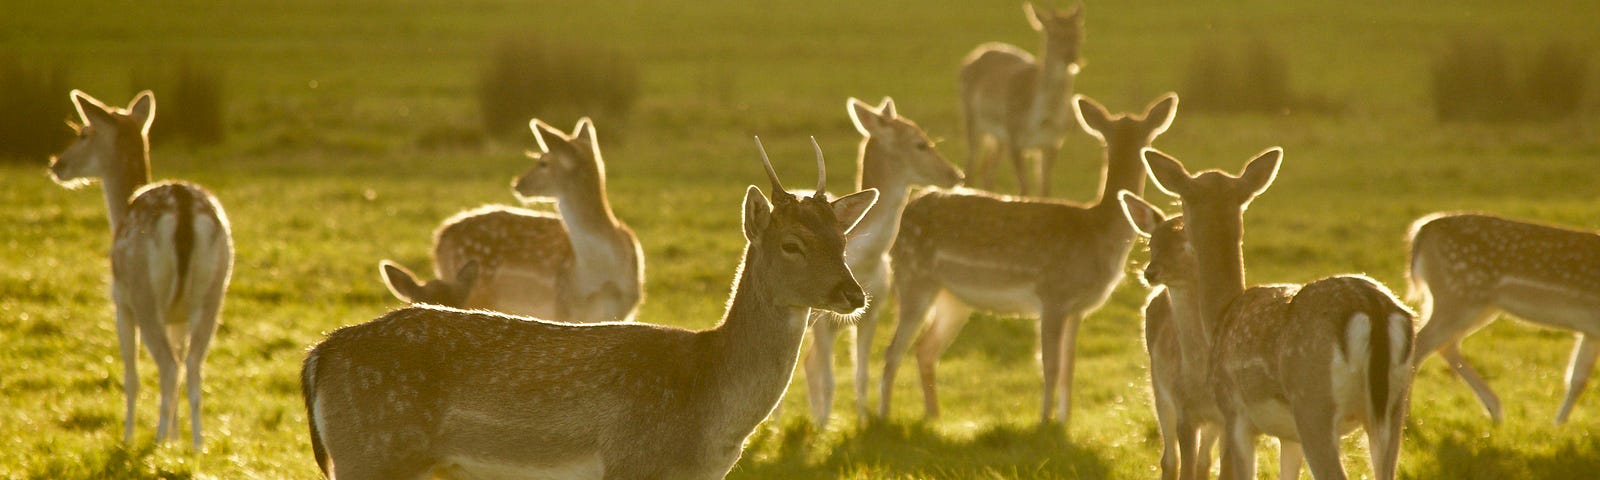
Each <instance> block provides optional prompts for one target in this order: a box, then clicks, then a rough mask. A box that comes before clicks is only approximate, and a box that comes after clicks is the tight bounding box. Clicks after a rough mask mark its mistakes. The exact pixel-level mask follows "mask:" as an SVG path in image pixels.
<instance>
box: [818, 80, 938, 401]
mask: <svg viewBox="0 0 1600 480" xmlns="http://www.w3.org/2000/svg"><path fill="white" fill-rule="evenodd" d="M845 110H846V112H848V113H849V115H850V121H851V123H853V124H854V125H855V127H856V131H857V132H859V133H861V137H862V138H861V144H860V148H859V149H858V150H859V154H858V155H857V157H856V158H857V162H856V165H857V167H856V189H857V190H866V189H877V190H878V203H876V204H874V205H873V206H872V208H871V209H869V210H867V214H866V216H864V217H862V218H861V221H860V222H859V223H857V224H856V228H855V230H853V231H852V233H851V235H850V236H849V237H848V238H846V240H845V263H846V264H848V265H849V266H850V271H851V272H852V273H854V274H855V277H856V281H858V282H860V283H861V287H862V289H864V290H865V291H866V293H867V298H869V299H875V300H877V301H873V302H867V306H866V309H865V310H863V311H862V313H861V315H859V316H857V317H855V318H853V319H851V320H850V321H841V319H840V318H838V317H837V316H834V315H830V314H828V313H826V312H824V311H818V310H813V311H812V315H813V316H814V317H817V318H813V319H812V322H811V349H810V350H809V351H808V353H806V357H805V376H806V385H807V389H806V398H807V400H808V401H809V403H810V406H811V415H812V418H813V419H815V421H816V422H818V423H819V424H822V425H826V424H827V422H828V417H829V415H830V413H831V411H832V408H833V392H834V380H833V343H834V341H835V339H836V336H837V333H838V331H839V328H840V326H842V325H848V324H854V327H855V349H854V350H853V351H852V353H853V355H854V363H855V390H856V392H855V393H856V411H857V413H858V415H857V418H858V419H865V418H868V417H869V415H870V413H869V412H870V411H869V410H868V407H867V401H868V400H867V390H868V389H869V387H870V385H871V383H870V382H871V379H870V378H869V372H868V364H867V360H868V358H870V356H871V355H870V354H871V352H872V339H873V334H874V332H875V331H876V330H877V318H878V308H879V306H881V305H883V302H882V300H883V299H886V298H889V293H890V290H891V287H890V282H891V281H892V277H891V274H890V270H889V264H890V261H889V246H890V245H891V244H893V243H894V239H895V234H896V233H897V230H898V229H899V227H900V213H901V210H902V209H904V208H905V204H906V198H907V195H908V194H909V192H910V191H911V188H912V187H914V186H924V185H925V186H935V187H954V186H956V185H959V184H960V183H961V181H962V178H963V177H962V174H961V170H960V169H957V168H956V167H955V165H952V164H950V162H949V161H947V160H945V159H944V157H943V156H941V155H939V151H938V150H937V149H935V148H934V146H933V144H934V142H933V140H932V139H930V138H928V135H927V134H926V133H924V132H923V131H922V128H921V127H919V126H917V124H916V122H913V121H911V119H909V118H906V117H903V116H900V114H899V113H898V112H897V111H896V110H895V105H894V99H892V98H889V97H884V98H883V100H882V101H881V102H879V104H878V105H877V106H872V105H868V104H867V103H866V102H862V101H861V100H857V99H855V98H851V99H849V100H847V101H846V102H845Z"/></svg>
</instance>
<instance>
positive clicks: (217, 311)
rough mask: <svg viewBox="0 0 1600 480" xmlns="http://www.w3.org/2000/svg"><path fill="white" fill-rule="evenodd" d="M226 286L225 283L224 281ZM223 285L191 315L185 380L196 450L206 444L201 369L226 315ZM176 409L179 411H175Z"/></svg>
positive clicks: (212, 291)
mask: <svg viewBox="0 0 1600 480" xmlns="http://www.w3.org/2000/svg"><path fill="white" fill-rule="evenodd" d="M224 283H225V281H224ZM222 288H223V287H221V286H218V287H215V288H213V289H211V290H208V291H206V292H205V293H204V295H203V296H202V298H200V299H199V300H200V301H199V302H197V303H198V304H197V305H195V306H194V308H193V309H191V310H190V313H189V331H188V332H187V333H188V335H189V349H188V354H187V355H186V356H185V357H184V371H185V372H187V373H188V378H186V379H185V380H184V384H185V387H187V388H188V394H189V428H190V431H189V433H190V437H191V441H192V442H193V445H194V448H195V450H199V449H200V448H201V447H202V446H203V445H204V438H203V436H202V435H201V432H202V431H203V430H202V429H201V428H200V424H201V421H200V419H201V414H200V411H201V410H200V395H201V386H202V385H203V383H201V378H202V377H201V373H200V371H201V368H202V366H204V364H205V360H206V353H207V352H208V351H209V350H210V348H211V339H212V338H213V337H215V335H216V333H217V325H218V324H219V323H220V321H219V316H220V315H221V313H222V295H223V291H222ZM174 410H176V409H174Z"/></svg>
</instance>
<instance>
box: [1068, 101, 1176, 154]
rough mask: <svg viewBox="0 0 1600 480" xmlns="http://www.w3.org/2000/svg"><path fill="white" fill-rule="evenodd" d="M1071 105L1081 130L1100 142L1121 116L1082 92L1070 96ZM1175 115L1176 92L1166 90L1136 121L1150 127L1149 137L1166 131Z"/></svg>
mask: <svg viewBox="0 0 1600 480" xmlns="http://www.w3.org/2000/svg"><path fill="white" fill-rule="evenodd" d="M1072 107H1073V108H1072V112H1073V113H1074V114H1075V115H1077V117H1078V125H1079V126H1081V127H1083V131H1085V132H1089V134H1090V135H1094V137H1095V138H1098V139H1100V141H1102V142H1104V141H1105V140H1106V136H1105V133H1104V132H1106V131H1109V130H1110V129H1111V128H1112V123H1113V122H1116V121H1117V119H1118V118H1122V117H1123V115H1118V116H1115V117H1113V116H1112V115H1111V112H1108V111H1106V107H1105V106H1102V105H1100V102H1096V101H1094V99H1092V98H1089V97H1086V96H1083V94H1078V95H1073V96H1072ZM1177 116H1178V94H1177V93H1173V92H1167V93H1166V94H1165V95H1162V96H1161V98H1157V99H1156V101H1154V102H1150V105H1149V106H1146V107H1145V108H1144V115H1141V116H1140V117H1139V118H1138V122H1139V123H1141V124H1144V125H1146V126H1147V127H1148V128H1150V138H1155V136H1156V135H1160V134H1161V133H1162V132H1166V131H1167V128H1169V127H1171V126H1172V119H1173V118H1174V117H1177Z"/></svg>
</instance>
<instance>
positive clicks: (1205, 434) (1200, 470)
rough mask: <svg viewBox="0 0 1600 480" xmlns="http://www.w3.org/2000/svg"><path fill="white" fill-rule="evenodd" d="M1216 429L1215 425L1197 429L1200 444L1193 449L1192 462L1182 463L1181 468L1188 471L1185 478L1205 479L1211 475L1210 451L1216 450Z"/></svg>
mask: <svg viewBox="0 0 1600 480" xmlns="http://www.w3.org/2000/svg"><path fill="white" fill-rule="evenodd" d="M1218 430H1219V429H1218V428H1216V427H1215V426H1205V427H1201V428H1200V429H1199V434H1200V444H1199V445H1196V447H1197V448H1196V449H1195V450H1194V462H1193V463H1189V462H1184V464H1183V468H1184V469H1185V470H1187V471H1188V472H1189V474H1188V475H1187V476H1186V477H1185V480H1205V479H1206V478H1208V477H1210V476H1211V452H1213V451H1215V450H1216V448H1215V447H1216V446H1217V434H1218ZM1191 465H1192V466H1191Z"/></svg>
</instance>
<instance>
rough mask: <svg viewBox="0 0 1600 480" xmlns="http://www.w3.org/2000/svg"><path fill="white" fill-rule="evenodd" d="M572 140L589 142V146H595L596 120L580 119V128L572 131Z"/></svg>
mask: <svg viewBox="0 0 1600 480" xmlns="http://www.w3.org/2000/svg"><path fill="white" fill-rule="evenodd" d="M572 139H573V140H579V139H582V140H587V141H588V142H589V144H591V145H593V144H594V139H595V137H594V120H590V119H589V117H583V118H580V119H578V126H577V127H575V128H573V129H572Z"/></svg>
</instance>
